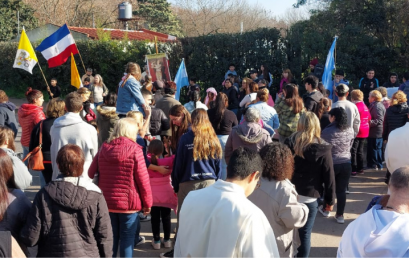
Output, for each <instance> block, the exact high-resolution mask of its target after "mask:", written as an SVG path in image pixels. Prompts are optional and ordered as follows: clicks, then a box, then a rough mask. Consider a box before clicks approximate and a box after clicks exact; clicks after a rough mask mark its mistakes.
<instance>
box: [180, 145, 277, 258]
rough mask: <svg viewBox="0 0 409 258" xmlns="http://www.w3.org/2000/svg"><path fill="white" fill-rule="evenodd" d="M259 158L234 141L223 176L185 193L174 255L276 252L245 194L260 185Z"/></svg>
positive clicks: (264, 224) (261, 254)
mask: <svg viewBox="0 0 409 258" xmlns="http://www.w3.org/2000/svg"><path fill="white" fill-rule="evenodd" d="M262 164H263V163H262V160H261V157H260V155H259V154H258V153H257V152H255V151H252V150H250V149H248V148H246V147H239V148H238V149H236V150H235V151H234V152H233V153H232V156H231V157H230V161H229V164H228V166H227V179H226V181H223V180H218V181H216V182H215V183H214V184H213V185H211V186H209V187H207V188H204V189H201V190H196V191H191V192H190V193H189V194H188V196H187V197H186V199H185V200H184V202H183V206H182V209H181V211H180V215H179V219H180V223H179V230H178V238H177V240H176V244H175V252H174V257H279V253H278V249H277V244H276V240H275V237H274V233H273V230H272V229H271V226H270V224H269V222H268V220H267V218H266V216H265V215H264V213H263V212H262V211H261V210H260V209H259V208H258V207H257V206H256V205H254V204H253V203H252V202H251V201H249V200H248V199H247V196H249V195H250V194H251V193H252V192H253V191H254V189H255V188H257V186H260V185H259V178H260V175H261V173H262V172H263V171H262V170H263V165H262ZM198 200H200V202H198Z"/></svg>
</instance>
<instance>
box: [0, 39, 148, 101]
mask: <svg viewBox="0 0 409 258" xmlns="http://www.w3.org/2000/svg"><path fill="white" fill-rule="evenodd" d="M37 45H38V43H35V44H33V47H34V48H35V47H36V46H37ZM77 46H78V50H79V51H80V53H81V56H82V58H83V61H84V64H85V67H86V68H87V67H92V68H93V69H94V71H95V73H98V74H101V76H102V77H103V80H104V83H105V84H106V85H107V87H108V88H109V89H110V90H115V87H116V85H118V83H119V81H120V80H121V77H122V76H123V72H124V70H125V65H126V63H127V62H130V61H133V62H137V63H139V64H143V62H144V55H146V54H149V53H150V51H151V48H150V47H149V46H148V45H146V44H145V42H140V41H132V42H130V43H129V44H128V43H125V42H120V41H92V40H90V41H79V42H77ZM17 47H18V43H0V56H2V57H3V58H2V59H1V62H0V78H1V80H0V88H1V89H5V90H6V91H7V92H8V93H9V94H11V96H14V97H22V96H24V92H25V90H26V89H27V87H32V88H35V89H40V90H46V84H45V82H44V79H43V77H42V75H41V72H40V69H39V68H38V67H37V66H35V67H34V69H33V74H32V75H31V74H30V73H28V72H26V71H24V70H21V69H16V68H13V62H14V59H15V55H16V52H17ZM36 54H37V58H38V60H39V64H37V65H41V67H42V69H43V71H44V74H45V76H46V78H47V80H48V82H49V81H50V80H51V78H53V77H55V78H56V79H57V80H58V85H59V86H60V87H61V89H62V91H63V94H67V93H68V92H71V91H74V90H76V88H74V87H72V86H71V67H70V65H71V58H69V60H68V61H67V62H66V63H65V64H63V65H62V66H59V67H55V68H48V65H47V61H46V60H45V59H44V58H43V56H42V55H41V53H40V52H37V51H36ZM75 61H76V64H77V68H78V71H79V73H80V75H83V74H85V71H84V68H83V65H82V63H81V60H80V57H79V56H78V55H76V56H75Z"/></svg>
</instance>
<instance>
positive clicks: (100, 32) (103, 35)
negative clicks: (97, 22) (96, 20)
mask: <svg viewBox="0 0 409 258" xmlns="http://www.w3.org/2000/svg"><path fill="white" fill-rule="evenodd" d="M126 35H128V34H126ZM97 36H98V40H100V41H110V40H111V32H110V31H109V30H107V31H105V30H104V29H102V28H98V29H97Z"/></svg>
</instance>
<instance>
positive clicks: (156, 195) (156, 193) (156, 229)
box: [148, 140, 178, 250]
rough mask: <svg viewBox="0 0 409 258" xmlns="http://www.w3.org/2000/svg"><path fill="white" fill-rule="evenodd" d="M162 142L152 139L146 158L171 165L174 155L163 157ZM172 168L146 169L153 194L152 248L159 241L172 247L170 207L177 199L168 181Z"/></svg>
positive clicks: (152, 162) (158, 245) (159, 164)
mask: <svg viewBox="0 0 409 258" xmlns="http://www.w3.org/2000/svg"><path fill="white" fill-rule="evenodd" d="M163 149H164V146H163V143H162V141H160V140H153V141H151V143H150V144H149V147H148V160H149V161H150V162H151V164H154V165H156V166H168V167H170V168H171V167H173V161H174V159H175V155H172V156H170V157H163V156H162V153H163ZM171 171H172V170H169V172H168V173H160V172H156V171H154V170H151V169H148V173H149V180H150V182H151V189H152V196H153V206H152V210H151V216H152V219H151V225H152V234H153V241H152V247H153V249H156V250H159V249H160V247H161V243H163V245H164V246H165V247H166V248H171V247H172V242H171V240H170V231H171V215H170V212H171V209H173V210H175V211H176V208H177V203H178V199H177V197H176V195H175V194H174V191H173V187H172V185H171V181H170V174H171ZM161 219H162V225H163V231H164V238H163V241H161V239H160V221H161Z"/></svg>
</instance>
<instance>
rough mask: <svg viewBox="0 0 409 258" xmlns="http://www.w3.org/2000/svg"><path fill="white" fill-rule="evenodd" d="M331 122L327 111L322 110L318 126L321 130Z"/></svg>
mask: <svg viewBox="0 0 409 258" xmlns="http://www.w3.org/2000/svg"><path fill="white" fill-rule="evenodd" d="M330 123H331V122H330V121H329V114H328V112H324V114H322V116H321V119H320V126H321V132H322V131H323V130H324V129H325V127H327V126H328V125H329V124H330Z"/></svg>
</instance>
